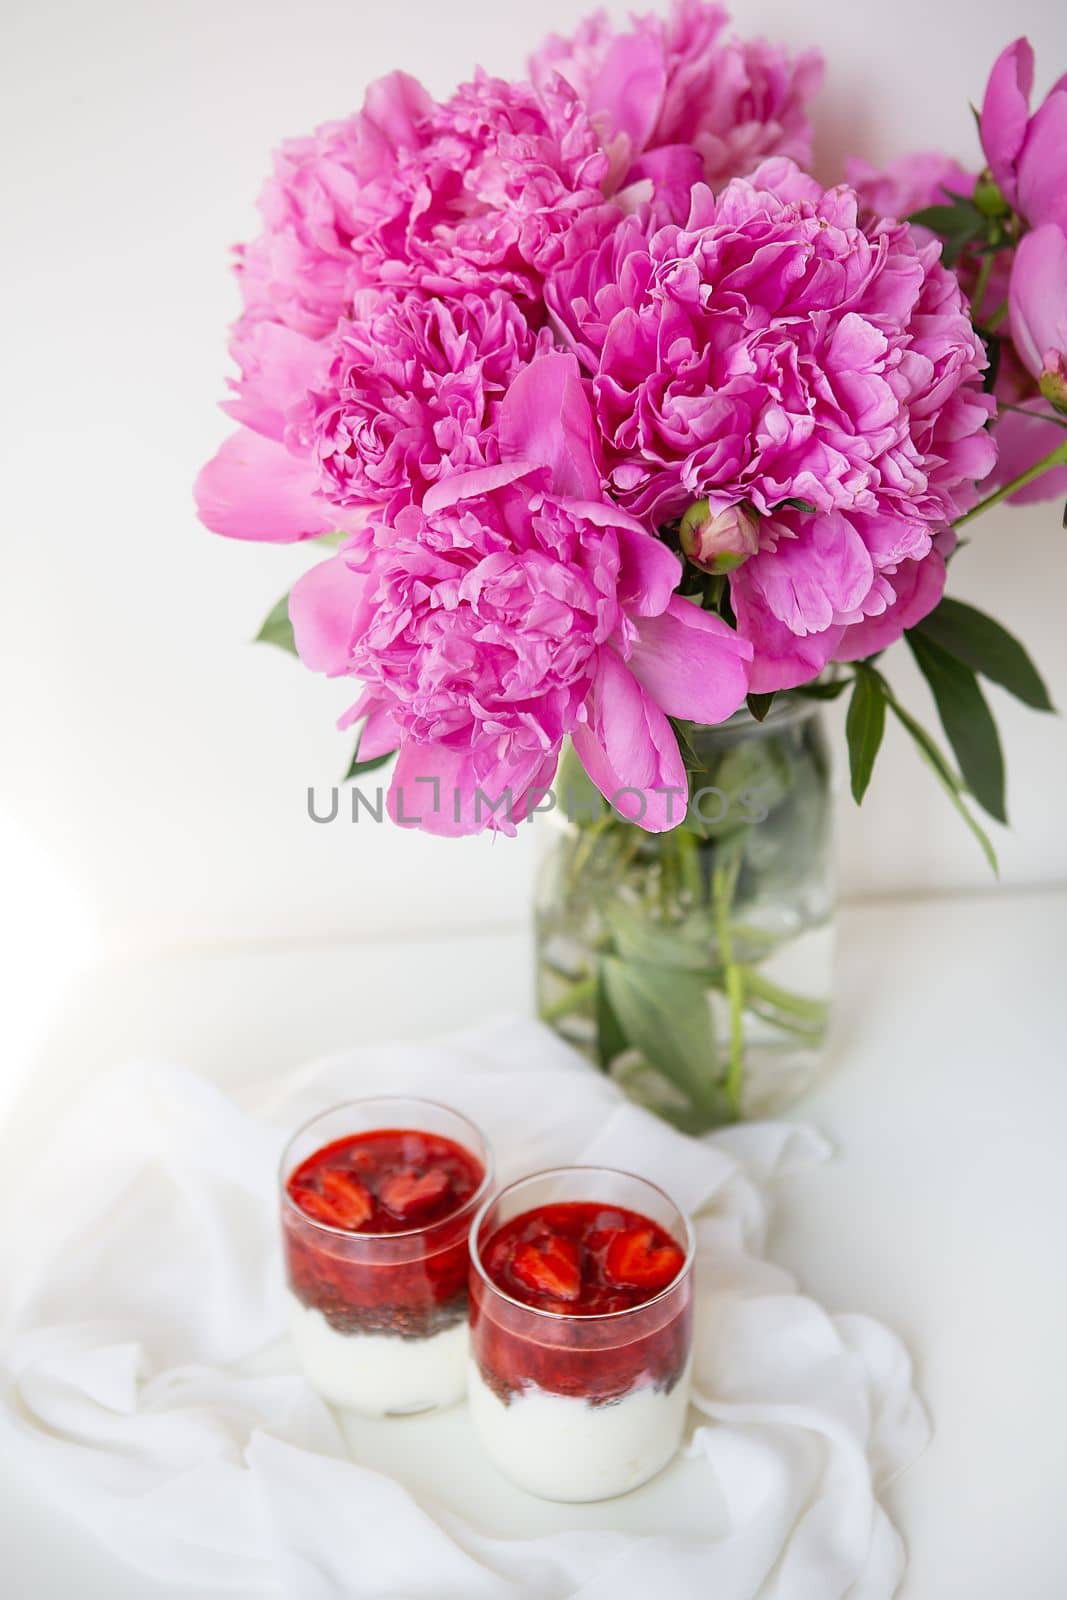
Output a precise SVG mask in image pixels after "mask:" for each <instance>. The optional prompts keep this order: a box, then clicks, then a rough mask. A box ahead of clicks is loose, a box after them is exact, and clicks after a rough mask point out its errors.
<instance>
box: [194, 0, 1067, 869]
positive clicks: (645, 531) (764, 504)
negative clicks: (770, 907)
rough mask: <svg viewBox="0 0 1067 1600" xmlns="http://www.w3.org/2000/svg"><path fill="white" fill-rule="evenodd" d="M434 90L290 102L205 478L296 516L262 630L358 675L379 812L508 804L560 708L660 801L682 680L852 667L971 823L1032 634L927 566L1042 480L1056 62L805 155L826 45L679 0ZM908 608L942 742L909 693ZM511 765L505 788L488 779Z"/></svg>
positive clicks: (467, 821)
mask: <svg viewBox="0 0 1067 1600" xmlns="http://www.w3.org/2000/svg"><path fill="white" fill-rule="evenodd" d="M528 70H529V76H528V78H527V79H526V80H525V81H522V82H508V81H504V80H501V79H498V78H493V77H490V76H488V75H486V74H485V73H483V72H480V71H479V72H477V73H476V74H475V76H474V77H473V78H472V80H471V81H470V82H469V83H466V84H464V85H463V86H462V87H461V88H459V89H458V90H457V91H456V92H455V94H454V95H452V96H451V98H449V99H448V100H446V101H444V102H443V103H437V102H435V101H434V100H433V99H432V98H431V97H430V95H429V94H427V92H426V91H425V90H424V89H423V88H422V87H421V86H420V85H419V84H418V83H417V82H416V81H415V80H414V79H413V78H411V77H408V76H407V75H406V74H404V73H399V72H398V73H394V74H392V75H390V76H389V77H387V78H384V79H382V80H381V81H379V82H377V83H375V84H373V85H372V86H371V87H370V88H369V89H368V91H367V94H366V97H365V100H364V103H363V106H362V109H361V110H360V111H359V112H357V113H356V114H355V115H354V116H352V117H350V118H348V119H347V120H345V121H341V122H332V123H327V124H324V125H323V126H322V127H320V128H319V129H318V130H317V131H316V132H315V133H313V134H312V135H311V136H310V137H308V138H303V139H297V140H293V141H291V142H289V143H287V144H284V145H283V146H282V147H281V149H280V151H279V152H278V154H277V155H276V157H275V162H274V170H273V174H272V176H271V178H270V179H269V181H268V183H267V185H266V187H265V189H264V192H263V195H262V197H261V201H260V210H261V213H262V217H263V230H262V232H261V234H260V235H259V237H258V238H257V239H255V240H254V241H253V242H252V243H250V244H248V245H245V246H242V247H241V248H240V249H239V250H238V254H237V275H238V281H239V286H240V291H241V296H242V301H243V310H242V313H241V315H240V317H239V319H238V321H237V323H236V325H235V327H234V330H233V337H232V343H231V352H232V355H233V358H234V361H235V363H236V366H237V369H238V373H239V376H238V377H237V378H236V379H235V380H233V382H232V395H231V397H230V398H229V400H228V401H227V402H226V405H225V409H226V410H227V411H228V412H229V413H230V415H231V416H232V417H233V418H234V420H235V421H236V422H237V423H238V425H239V426H238V431H237V432H236V433H234V434H233V435H232V436H231V437H230V438H229V439H228V440H227V441H226V442H225V443H224V444H223V446H222V448H221V449H220V450H219V452H218V454H217V455H216V456H215V458H214V459H213V460H212V461H211V462H209V463H208V465H207V466H206V467H205V468H204V469H203V471H202V473H201V475H200V478H199V480H198V484H197V501H198V506H199V512H200V516H201V518H202V520H203V522H204V523H205V524H206V525H207V526H208V527H209V528H210V529H212V530H214V531H215V532H217V533H221V534H225V535H228V536H230V537H233V538H238V539H258V540H267V541H275V542H292V541H296V540H319V541H323V542H326V543H328V544H329V546H330V549H329V552H328V553H327V554H326V555H325V558H324V559H321V560H319V561H318V562H317V563H316V564H315V565H313V566H311V568H310V569H309V570H308V572H307V573H306V574H305V575H304V576H303V577H302V578H301V579H300V580H299V581H298V582H297V583H296V585H295V586H294V588H293V590H292V592H291V593H290V594H289V596H288V597H287V599H286V601H284V602H282V605H281V607H280V609H279V610H278V612H277V613H276V614H275V615H274V616H273V621H272V623H271V626H270V628H269V629H268V630H267V633H266V636H267V637H270V638H273V639H274V640H275V641H276V642H277V641H278V640H281V641H282V642H285V643H288V644H290V645H291V646H293V647H295V649H296V651H297V652H298V654H299V655H300V657H301V658H302V660H303V661H304V663H305V664H306V665H307V666H308V667H310V668H311V669H312V670H313V671H316V672H321V673H325V674H327V675H329V676H332V677H350V678H352V679H353V680H355V682H354V685H353V703H352V705H351V708H350V710H349V711H348V712H347V713H346V715H345V716H344V718H343V719H342V724H343V726H345V727H355V728H357V729H358V742H357V751H356V757H355V758H354V761H353V766H352V769H351V771H352V773H355V774H358V773H360V772H362V771H366V770H368V768H369V767H370V766H374V765H377V764H378V763H384V762H385V761H386V760H388V759H390V758H395V759H394V766H393V773H392V779H391V784H390V789H389V798H388V806H389V812H390V815H391V816H392V817H393V818H394V820H395V821H398V822H400V823H401V824H402V825H418V826H421V827H423V828H425V829H428V830H430V831H432V832H436V833H441V834H462V833H469V832H473V831H477V830H479V829H481V828H487V827H488V828H498V829H503V830H504V831H509V830H513V829H514V827H515V824H516V822H517V821H519V820H521V819H522V818H523V817H525V816H526V815H528V814H529V813H530V812H531V811H533V810H535V809H537V807H538V805H539V804H540V802H541V800H542V799H543V797H544V796H545V795H546V793H547V791H548V789H549V787H550V785H551V784H552V781H553V777H554V774H555V772H556V768H557V763H558V762H559V759H560V755H561V751H562V750H563V748H564V745H565V743H566V742H567V741H569V743H570V746H571V747H573V751H574V752H575V754H576V756H577V758H578V760H579V761H580V762H581V765H582V767H583V768H584V770H585V773H586V774H587V775H588V778H589V779H590V780H591V781H592V783H593V784H594V785H595V786H596V788H597V789H598V790H600V791H601V793H602V794H603V795H605V796H606V797H607V798H608V799H609V801H610V802H611V804H612V806H613V807H614V809H615V811H616V812H617V813H618V815H619V816H621V817H623V818H626V819H629V820H633V821H635V822H638V823H640V825H641V826H642V827H643V828H645V829H647V830H650V831H653V832H660V831H665V830H669V829H671V828H672V827H674V826H675V824H676V823H677V822H678V820H679V819H680V817H681V816H682V815H683V813H684V809H685V802H686V797H687V793H688V783H689V775H688V772H687V765H688V755H687V751H688V740H687V737H686V725H687V724H698V725H703V724H710V723H717V722H720V721H722V720H724V719H726V718H729V717H731V716H732V715H733V713H735V712H737V711H738V710H739V708H742V707H744V706H746V704H747V706H748V708H749V710H750V712H751V713H752V714H753V715H754V716H755V717H756V718H757V719H759V718H762V717H763V716H765V715H766V712H767V709H768V707H769V705H770V703H771V701H772V699H773V697H774V696H776V695H778V694H780V693H783V692H786V691H789V692H791V693H793V694H796V695H807V696H815V697H821V698H831V697H835V696H836V695H838V694H840V693H842V692H844V691H846V690H850V691H851V696H852V699H851V702H850V712H849V717H848V729H847V732H848V743H849V754H850V761H851V771H852V787H853V792H854V794H855V795H856V798H857V799H860V798H862V795H863V793H864V790H865V789H866V786H867V783H868V781H869V779H870V773H871V768H872V765H873V762H874V758H875V755H876V753H877V750H878V746H879V743H880V740H881V736H882V730H883V726H884V723H885V719H886V713H887V711H889V712H891V713H893V714H895V715H897V716H899V717H900V719H901V720H902V722H903V723H904V725H905V726H906V727H907V728H908V729H909V731H910V732H912V733H913V735H914V737H915V738H916V740H917V742H918V744H919V746H920V749H921V750H922V751H923V753H924V755H926V756H927V758H928V759H929V760H930V761H931V763H932V764H933V766H934V767H935V770H936V771H937V774H938V776H939V777H940V779H941V781H942V782H943V783H944V784H945V786H946V788H947V789H948V790H949V792H950V794H951V796H952V798H953V799H954V801H955V802H956V803H957V805H958V806H959V807H960V809H961V811H962V812H963V814H964V815H965V816H966V817H967V819H968V820H969V821H970V823H971V825H972V826H973V827H974V828H975V829H976V831H978V832H979V834H980V836H981V837H983V838H984V835H981V830H980V829H978V824H977V822H976V820H975V818H974V815H973V812H972V811H971V810H970V807H969V806H968V805H967V804H966V801H965V798H964V797H965V796H967V795H971V796H973V797H974V798H975V799H976V800H977V801H978V802H979V803H980V804H981V805H982V806H984V807H985V808H986V809H987V810H988V811H989V812H991V813H992V814H993V815H994V816H998V817H1000V818H1001V819H1003V817H1004V797H1003V764H1002V761H1001V757H1000V748H999V743H998V741H997V735H996V729H995V727H994V725H993V721H992V717H991V715H990V713H989V709H988V705H987V703H986V701H985V698H984V696H983V693H982V690H981V687H980V684H979V676H980V675H984V676H986V677H988V678H992V679H994V680H996V681H998V682H1000V683H1002V684H1004V685H1006V686H1007V687H1008V688H1009V689H1012V690H1014V691H1015V692H1016V693H1017V694H1019V695H1020V696H1021V697H1022V698H1024V699H1025V700H1027V701H1028V702H1029V703H1030V704H1032V705H1035V706H1038V707H1044V708H1047V707H1048V699H1047V695H1046V693H1045V690H1044V688H1043V686H1042V685H1041V681H1040V679H1039V678H1038V676H1037V674H1036V672H1035V671H1034V669H1033V667H1032V666H1031V664H1030V663H1029V661H1028V659H1027V657H1026V655H1025V652H1024V651H1023V650H1022V647H1021V646H1020V645H1019V644H1018V643H1017V642H1016V641H1015V640H1013V639H1012V638H1011V637H1010V635H1007V634H1006V633H1005V632H1004V630H1003V629H1001V628H1000V627H999V625H998V624H996V623H994V622H993V621H992V620H991V619H989V618H987V617H984V616H982V615H981V614H980V613H978V612H976V611H974V610H973V609H972V608H970V607H967V606H964V605H962V604H960V603H959V602H955V601H950V600H945V599H943V591H944V588H945V578H946V566H947V563H948V561H949V558H950V557H951V555H952V553H953V549H954V547H955V545H956V543H957V531H956V530H957V529H958V528H959V527H960V526H961V525H962V524H964V523H966V522H968V521H969V520H971V519H972V518H974V517H975V516H976V515H977V514H978V513H979V512H980V511H981V510H983V509H985V508H986V507H988V506H990V505H993V504H995V503H997V502H999V501H1000V500H1002V499H1026V498H1033V497H1036V496H1039V495H1041V496H1044V495H1052V494H1056V495H1062V494H1063V493H1064V492H1065V491H1067V372H1065V361H1067V78H1065V79H1062V80H1061V81H1060V83H1059V84H1057V85H1056V86H1055V87H1054V88H1053V90H1052V91H1051V92H1050V94H1049V95H1048V97H1047V98H1046V99H1045V100H1044V102H1043V103H1042V104H1041V105H1040V106H1039V107H1038V109H1037V110H1036V111H1033V112H1031V110H1030V106H1029V96H1030V93H1031V79H1032V75H1033V62H1032V56H1031V52H1030V49H1029V46H1028V45H1027V44H1026V42H1025V41H1024V40H1020V41H1017V42H1016V43H1015V44H1014V45H1012V46H1010V47H1009V48H1008V49H1007V50H1006V51H1005V52H1004V54H1003V55H1002V56H1001V57H1000V59H999V60H998V61H997V63H996V65H995V66H994V68H993V72H992V75H991V77H990V80H989V85H988V88H987V90H986V94H985V99H984V103H983V108H982V114H981V139H982V145H983V161H984V165H983V167H982V170H981V171H974V172H967V171H965V170H964V169H963V168H960V167H957V166H956V165H955V164H954V163H953V162H951V161H950V160H948V159H947V158H943V157H941V156H939V155H924V156H920V157H917V158H912V159H910V160H909V161H907V162H906V163H902V164H900V165H898V166H897V167H894V168H893V169H891V170H890V171H889V172H886V173H878V172H875V171H874V170H873V169H871V168H870V167H868V166H866V165H863V164H862V163H859V162H856V163H853V164H852V166H851V168H850V170H849V173H848V180H849V181H848V182H847V183H839V184H836V185H834V186H832V187H830V188H826V187H824V186H823V184H822V183H820V182H819V181H818V180H817V179H816V178H814V177H813V176H811V174H810V172H809V171H808V170H807V168H808V165H809V163H810V158H811V126H810V121H809V107H810V102H811V98H812V96H813V94H814V92H815V91H816V89H817V88H818V86H819V82H820V78H821V75H822V68H821V63H820V60H819V57H818V56H817V55H816V54H815V53H808V54H805V55H802V56H800V57H798V58H795V59H791V58H790V57H789V56H788V55H787V54H786V53H785V52H784V51H782V50H780V49H777V48H776V47H774V46H772V45H769V44H766V43H764V42H748V41H743V40H740V39H738V38H736V37H735V36H734V35H733V34H732V33H731V32H730V31H729V27H728V20H727V18H726V16H725V14H724V13H723V11H722V10H721V9H720V8H719V7H718V6H715V5H707V4H704V3H702V0H675V3H674V4H673V7H672V10H671V13H670V16H669V18H668V19H666V20H664V19H662V18H660V17H656V16H644V17H637V18H634V19H633V21H632V23H631V25H630V26H629V27H628V28H624V29H623V30H622V31H617V30H616V29H615V28H614V27H613V26H612V25H611V24H610V23H609V21H608V20H607V18H606V17H605V16H604V15H603V14H597V15H595V16H593V17H592V18H590V19H589V20H588V21H586V22H584V23H583V24H582V25H581V26H580V27H579V28H578V29H577V31H576V32H575V34H574V35H573V37H571V38H559V37H552V38H550V39H548V40H547V41H546V42H545V43H544V44H543V45H542V46H541V48H540V49H539V50H538V51H537V52H536V53H535V55H534V56H533V57H532V58H531V60H530V63H529V69H528ZM902 636H904V637H907V639H908V641H909V643H910V644H911V646H912V648H913V650H914V652H915V655H916V659H917V660H918V662H919V664H920V666H921V667H922V669H923V671H924V673H925V674H926V676H927V678H928V680H929V682H930V685H931V687H932V689H933V691H934V696H935V700H936V703H937V705H938V709H939V712H940V714H941V718H942V722H943V724H944V727H945V731H946V734H947V737H948V739H949V741H950V743H951V745H952V747H953V750H954V752H955V755H956V758H957V761H958V763H959V766H960V771H959V772H956V771H955V770H954V768H953V767H952V765H951V763H950V762H949V760H948V759H947V757H945V756H943V755H942V754H941V752H940V751H939V749H938V747H937V746H936V744H934V742H933V741H932V740H931V739H930V737H929V735H928V734H926V733H925V732H924V730H922V729H921V728H920V727H919V726H918V724H916V723H915V721H914V719H913V718H912V717H911V715H910V713H908V712H907V711H906V710H905V709H904V708H903V707H902V706H901V705H900V703H899V702H898V700H897V699H896V697H895V695H894V693H893V691H892V689H891V688H890V685H889V681H888V679H887V677H886V675H885V671H884V664H883V663H882V662H881V660H880V657H881V654H882V652H883V651H885V650H886V649H887V647H889V646H890V645H892V644H894V643H895V642H896V641H897V640H899V639H900V638H901V637H902ZM502 801H506V803H502Z"/></svg>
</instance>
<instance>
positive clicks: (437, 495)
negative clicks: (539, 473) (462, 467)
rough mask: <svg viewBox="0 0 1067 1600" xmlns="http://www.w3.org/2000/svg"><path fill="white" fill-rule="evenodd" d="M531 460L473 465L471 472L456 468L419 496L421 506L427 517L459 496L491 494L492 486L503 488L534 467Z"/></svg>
mask: <svg viewBox="0 0 1067 1600" xmlns="http://www.w3.org/2000/svg"><path fill="white" fill-rule="evenodd" d="M536 470H537V469H536V464H535V463H534V462H532V461H504V462H501V463H500V465H499V466H495V467H475V468H474V469H473V471H471V472H456V473H453V474H452V475H451V476H450V477H447V478H438V480H437V482H436V483H432V484H431V485H430V487H429V488H428V489H427V491H426V493H425V494H424V495H423V497H422V509H423V511H424V512H425V513H426V515H427V516H428V517H432V516H434V515H436V513H437V512H438V511H447V509H448V507H449V506H454V505H458V503H459V502H460V501H461V500H471V499H474V498H475V497H476V496H478V495H483V494H492V492H493V490H494V489H504V488H506V487H507V485H508V484H509V483H514V482H515V481H516V479H518V478H525V477H527V476H528V475H529V473H531V472H534V471H536Z"/></svg>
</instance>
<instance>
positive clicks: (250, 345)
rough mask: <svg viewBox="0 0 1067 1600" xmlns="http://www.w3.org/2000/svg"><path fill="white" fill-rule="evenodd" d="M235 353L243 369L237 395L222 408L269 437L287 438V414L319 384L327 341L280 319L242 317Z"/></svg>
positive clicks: (236, 334) (237, 328)
mask: <svg viewBox="0 0 1067 1600" xmlns="http://www.w3.org/2000/svg"><path fill="white" fill-rule="evenodd" d="M230 354H231V355H232V356H233V359H234V360H235V361H236V362H237V364H238V366H239V367H240V368H241V380H240V382H239V383H238V384H236V385H235V388H236V390H237V394H236V397H235V398H234V399H232V400H227V401H225V402H224V404H223V407H222V409H223V411H225V412H226V413H227V414H228V415H229V416H231V417H233V418H234V420H235V421H236V422H241V423H243V424H244V425H245V427H246V428H252V429H254V430H255V432H256V433H262V434H263V435H264V436H265V437H266V438H268V439H278V440H280V439H281V438H282V435H283V434H284V432H285V421H286V412H287V411H288V410H289V408H290V407H291V406H294V405H296V404H297V403H298V402H299V401H301V400H302V399H303V398H304V396H305V395H306V394H307V392H308V390H309V389H311V388H312V387H313V386H314V383H315V380H316V377H317V375H318V372H319V369H320V367H321V366H322V363H323V359H324V357H323V345H322V343H321V341H320V340H318V339H308V338H307V337H305V335H304V334H302V333H297V332H296V331H295V330H294V329H292V328H287V327H285V326H284V325H283V324H282V323H280V322H266V321H262V320H260V321H253V320H252V319H251V318H249V317H242V319H241V321H240V322H239V323H238V324H237V327H236V328H235V329H234V336H233V340H232V342H231V344H230Z"/></svg>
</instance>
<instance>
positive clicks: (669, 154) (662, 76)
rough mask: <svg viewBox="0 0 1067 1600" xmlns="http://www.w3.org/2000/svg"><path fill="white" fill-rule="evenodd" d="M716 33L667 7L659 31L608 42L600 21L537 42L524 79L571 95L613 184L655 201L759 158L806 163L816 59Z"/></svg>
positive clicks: (606, 24)
mask: <svg viewBox="0 0 1067 1600" xmlns="http://www.w3.org/2000/svg"><path fill="white" fill-rule="evenodd" d="M727 21H728V17H727V13H726V12H725V11H724V10H723V9H722V8H721V7H720V6H717V5H707V4H705V3H703V0H674V5H673V8H672V11H671V15H670V18H669V19H668V20H667V21H663V20H662V19H661V18H659V17H657V16H644V17H635V18H634V19H633V22H632V26H631V28H630V29H629V30H628V31H626V32H624V33H618V34H616V33H615V32H614V31H613V29H612V26H611V23H610V21H609V19H608V17H607V16H606V14H605V13H604V12H602V11H600V12H597V13H595V14H594V15H593V16H592V17H589V18H588V19H587V20H586V21H585V22H583V23H582V24H581V26H580V27H579V28H578V30H577V32H576V33H575V34H574V35H573V37H572V38H570V39H564V38H561V37H559V36H558V35H552V36H551V37H550V38H548V39H547V40H546V41H545V43H544V44H543V45H542V47H541V48H540V50H539V51H537V53H536V54H535V55H534V56H533V57H532V59H531V62H530V73H531V76H532V78H533V80H534V82H535V83H537V84H538V85H540V86H541V87H542V88H545V87H546V86H547V85H549V84H551V83H552V82H553V81H554V79H555V75H556V74H560V75H561V76H562V77H564V78H565V79H566V80H567V81H568V82H569V83H570V84H572V85H573V86H574V88H575V89H576V90H577V92H578V95H579V97H580V99H581V100H582V103H583V104H584V105H585V106H586V108H587V109H588V111H589V113H590V115H591V117H592V119H593V121H594V122H595V123H596V125H597V127H598V128H600V130H601V131H602V133H603V136H604V138H605V141H606V142H607V144H608V147H609V149H610V150H611V151H612V155H613V161H614V168H615V172H616V177H617V179H618V180H620V181H622V182H627V183H629V182H634V181H640V180H641V179H643V178H651V179H653V181H654V182H655V184H656V186H657V189H658V190H659V192H660V194H661V197H662V196H664V195H670V196H671V197H672V198H675V199H676V198H677V197H678V195H679V194H681V195H685V194H687V193H688V190H689V188H690V186H691V185H692V184H693V183H694V182H695V181H697V180H698V179H700V178H703V179H705V180H706V181H707V182H708V183H710V184H713V185H719V184H721V183H724V182H726V181H727V180H728V179H730V178H732V177H737V176H743V175H745V174H747V173H749V172H751V171H753V170H754V168H755V167H756V166H758V165H759V163H760V161H761V160H762V159H764V158H765V157H766V156H770V155H784V156H791V157H793V158H795V159H796V160H798V161H801V162H807V161H809V160H810V158H811V126H810V123H809V121H808V115H807V102H808V100H809V99H810V98H811V96H812V95H813V94H814V93H815V91H816V90H817V88H818V86H819V82H820V80H821V76H822V61H821V57H820V56H819V55H818V53H817V52H815V51H808V52H807V53H805V54H804V55H802V56H800V57H798V59H797V60H796V61H795V62H794V61H790V59H789V57H788V56H787V55H786V54H785V53H784V51H782V50H779V49H778V48H776V47H775V46H773V45H769V44H767V43H765V42H764V41H763V40H756V41H752V42H744V41H741V40H737V39H732V38H724V37H723V30H724V28H725V26H726V23H727ZM684 212H685V207H684V205H683V207H682V211H681V215H684Z"/></svg>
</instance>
